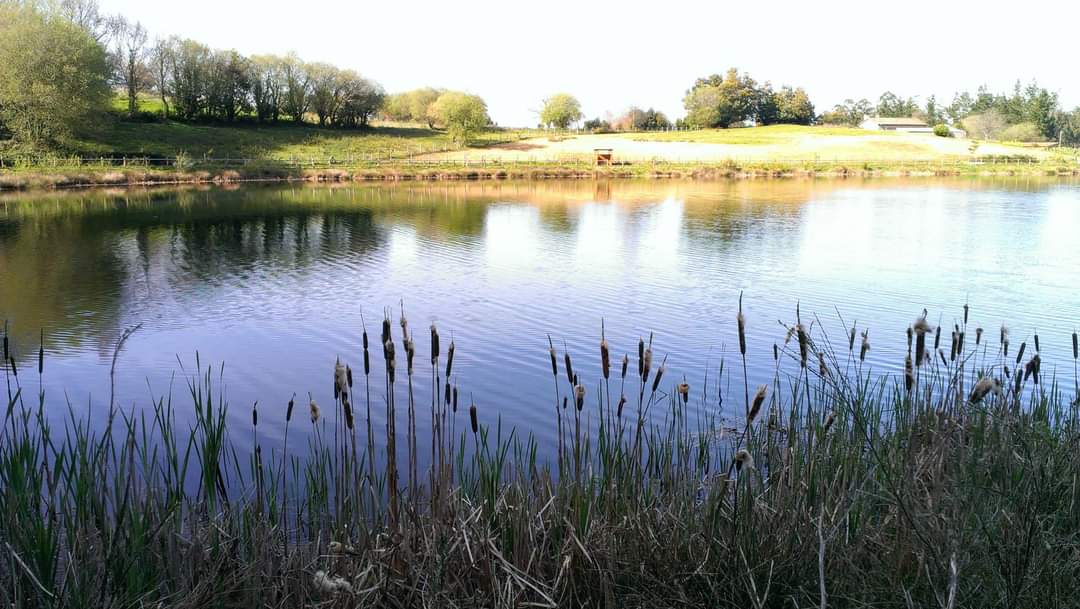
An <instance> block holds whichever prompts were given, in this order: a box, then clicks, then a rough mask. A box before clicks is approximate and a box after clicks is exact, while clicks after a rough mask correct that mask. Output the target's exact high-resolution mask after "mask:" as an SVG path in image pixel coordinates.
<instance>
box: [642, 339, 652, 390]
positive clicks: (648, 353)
mask: <svg viewBox="0 0 1080 609" xmlns="http://www.w3.org/2000/svg"><path fill="white" fill-rule="evenodd" d="M651 370H652V347H649V348H648V349H645V369H644V370H643V371H642V373H641V382H642V383H644V382H647V381H648V380H649V372H650V371H651Z"/></svg>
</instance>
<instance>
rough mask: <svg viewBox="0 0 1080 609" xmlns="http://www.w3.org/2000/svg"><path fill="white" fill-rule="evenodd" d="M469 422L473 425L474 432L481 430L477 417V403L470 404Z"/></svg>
mask: <svg viewBox="0 0 1080 609" xmlns="http://www.w3.org/2000/svg"><path fill="white" fill-rule="evenodd" d="M469 423H470V424H471V425H472V432H473V434H476V433H478V432H479V431H480V422H479V421H478V420H477V418H476V404H475V403H473V404H472V405H471V406H469Z"/></svg>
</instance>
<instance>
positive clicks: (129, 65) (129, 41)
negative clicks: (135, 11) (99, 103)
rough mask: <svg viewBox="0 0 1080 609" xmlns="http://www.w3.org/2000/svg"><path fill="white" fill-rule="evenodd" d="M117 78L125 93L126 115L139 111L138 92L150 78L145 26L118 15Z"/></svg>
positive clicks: (115, 27) (115, 29) (114, 37)
mask: <svg viewBox="0 0 1080 609" xmlns="http://www.w3.org/2000/svg"><path fill="white" fill-rule="evenodd" d="M113 41H114V45H115V47H116V49H115V53H116V64H117V66H116V67H117V77H118V78H117V80H118V81H119V82H120V84H121V85H123V87H124V91H125V92H126V93H127V107H128V116H135V113H136V112H138V111H139V92H140V91H142V90H143V89H144V87H145V85H146V83H147V82H148V81H149V80H150V75H149V74H148V70H147V67H146V64H145V63H144V59H145V58H146V41H147V35H146V28H144V27H143V25H142V24H141V23H139V22H138V21H136V22H134V23H132V22H130V21H128V20H126V19H124V18H123V17H119V18H117V19H116V21H115V25H114V36H113Z"/></svg>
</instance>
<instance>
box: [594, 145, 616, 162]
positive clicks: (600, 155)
mask: <svg viewBox="0 0 1080 609" xmlns="http://www.w3.org/2000/svg"><path fill="white" fill-rule="evenodd" d="M593 152H595V153H596V165H597V167H599V166H600V165H614V164H615V153H614V150H612V149H611V148H595V149H593Z"/></svg>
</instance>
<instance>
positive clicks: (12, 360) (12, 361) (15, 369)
mask: <svg viewBox="0 0 1080 609" xmlns="http://www.w3.org/2000/svg"><path fill="white" fill-rule="evenodd" d="M8 363H10V364H11V373H12V374H14V375H15V380H16V381H17V380H19V368H18V367H17V366H15V356H14V355H12V356H11V357H9V358H8Z"/></svg>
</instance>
